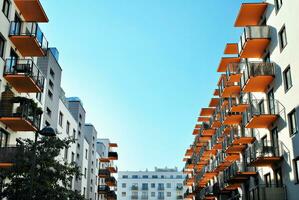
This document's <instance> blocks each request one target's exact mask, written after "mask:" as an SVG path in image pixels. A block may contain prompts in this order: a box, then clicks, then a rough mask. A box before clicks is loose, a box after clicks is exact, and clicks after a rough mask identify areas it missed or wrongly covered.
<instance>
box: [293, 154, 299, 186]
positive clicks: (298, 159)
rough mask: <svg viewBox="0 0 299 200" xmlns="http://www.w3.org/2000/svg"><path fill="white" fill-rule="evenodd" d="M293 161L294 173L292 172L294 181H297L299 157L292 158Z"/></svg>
mask: <svg viewBox="0 0 299 200" xmlns="http://www.w3.org/2000/svg"><path fill="white" fill-rule="evenodd" d="M293 163H294V168H295V170H294V171H295V173H294V175H295V181H296V183H299V157H297V158H295V159H294V160H293Z"/></svg>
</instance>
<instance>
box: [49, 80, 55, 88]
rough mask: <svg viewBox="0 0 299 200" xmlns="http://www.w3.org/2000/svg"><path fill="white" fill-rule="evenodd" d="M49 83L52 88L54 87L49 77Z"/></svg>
mask: <svg viewBox="0 0 299 200" xmlns="http://www.w3.org/2000/svg"><path fill="white" fill-rule="evenodd" d="M49 85H50V87H51V88H52V89H53V87H54V83H53V82H52V81H51V79H49Z"/></svg>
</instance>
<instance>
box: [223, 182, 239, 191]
mask: <svg viewBox="0 0 299 200" xmlns="http://www.w3.org/2000/svg"><path fill="white" fill-rule="evenodd" d="M240 187H241V183H234V184H229V185H227V186H225V188H224V190H227V191H233V190H237V189H238V188H240Z"/></svg>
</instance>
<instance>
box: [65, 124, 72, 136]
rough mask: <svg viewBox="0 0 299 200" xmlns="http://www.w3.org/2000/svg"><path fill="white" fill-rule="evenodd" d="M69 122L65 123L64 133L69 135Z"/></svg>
mask: <svg viewBox="0 0 299 200" xmlns="http://www.w3.org/2000/svg"><path fill="white" fill-rule="evenodd" d="M70 125H71V124H70V122H69V121H67V122H66V133H67V134H68V135H69V134H70Z"/></svg>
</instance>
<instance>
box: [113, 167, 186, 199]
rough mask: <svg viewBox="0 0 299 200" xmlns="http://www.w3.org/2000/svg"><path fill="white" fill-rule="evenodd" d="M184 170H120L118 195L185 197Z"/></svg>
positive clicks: (126, 196)
mask: <svg viewBox="0 0 299 200" xmlns="http://www.w3.org/2000/svg"><path fill="white" fill-rule="evenodd" d="M185 176H186V175H184V174H183V172H179V171H178V170H177V168H173V169H169V168H163V169H160V168H155V170H154V171H147V170H146V171H120V172H119V173H118V183H117V192H118V194H117V197H118V199H121V200H131V199H168V200H172V199H184V197H183V195H184V192H185V190H186V188H184V187H183V182H184V179H185Z"/></svg>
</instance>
